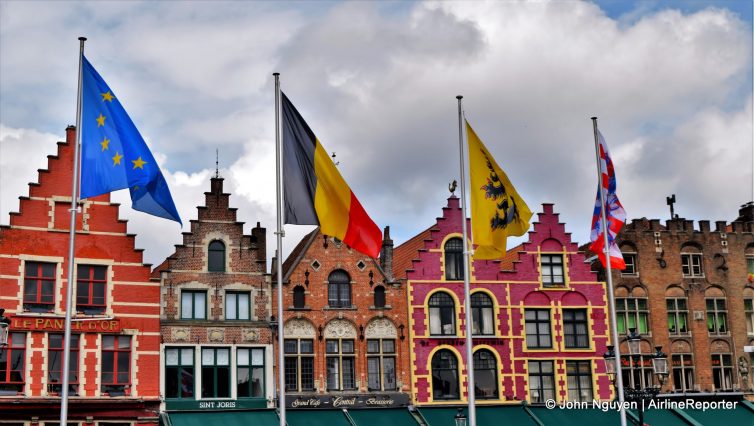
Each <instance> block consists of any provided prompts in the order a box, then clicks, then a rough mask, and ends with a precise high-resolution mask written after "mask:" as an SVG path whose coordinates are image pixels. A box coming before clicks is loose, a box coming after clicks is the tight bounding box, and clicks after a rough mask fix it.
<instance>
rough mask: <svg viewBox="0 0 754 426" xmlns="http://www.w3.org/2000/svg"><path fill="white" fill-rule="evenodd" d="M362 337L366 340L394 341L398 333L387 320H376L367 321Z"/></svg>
mask: <svg viewBox="0 0 754 426" xmlns="http://www.w3.org/2000/svg"><path fill="white" fill-rule="evenodd" d="M364 335H365V336H366V337H367V338H381V339H395V338H396V337H398V332H397V330H396V329H395V326H394V325H393V323H392V322H391V321H390V320H389V319H387V318H377V319H373V320H372V321H369V324H367V327H366V329H365V330H364Z"/></svg>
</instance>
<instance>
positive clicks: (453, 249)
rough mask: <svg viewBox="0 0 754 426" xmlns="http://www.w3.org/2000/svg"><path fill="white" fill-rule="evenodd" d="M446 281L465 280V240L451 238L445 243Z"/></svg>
mask: <svg viewBox="0 0 754 426" xmlns="http://www.w3.org/2000/svg"><path fill="white" fill-rule="evenodd" d="M445 279H446V280H462V279H463V240H461V239H460V238H451V239H449V240H448V241H447V242H446V243H445Z"/></svg>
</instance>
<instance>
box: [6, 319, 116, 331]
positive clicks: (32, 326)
mask: <svg viewBox="0 0 754 426" xmlns="http://www.w3.org/2000/svg"><path fill="white" fill-rule="evenodd" d="M10 328H11V330H30V331H60V332H63V331H65V320H64V319H63V318H45V317H35V318H26V317H19V316H16V317H13V318H12V320H11V324H10ZM71 331H73V332H77V331H78V332H82V333H83V332H95V333H102V332H106V333H112V332H119V331H120V319H118V318H108V319H89V318H87V319H86V321H76V320H75V319H74V320H73V321H71Z"/></svg>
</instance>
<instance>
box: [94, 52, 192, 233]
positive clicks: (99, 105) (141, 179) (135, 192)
mask: <svg viewBox="0 0 754 426" xmlns="http://www.w3.org/2000/svg"><path fill="white" fill-rule="evenodd" d="M83 59H84V67H83V76H82V77H83V82H82V83H83V84H82V89H83V93H82V111H81V198H89V197H94V196H97V195H101V194H106V193H108V192H112V191H117V190H119V189H125V188H128V189H129V190H130V192H131V202H132V207H133V208H134V209H135V210H140V211H143V212H144V213H149V214H151V215H154V216H159V217H164V218H166V219H171V220H174V221H176V222H178V223H181V218H180V216H178V212H177V211H176V209H175V204H174V203H173V198H172V197H171V196H170V190H169V189H168V184H167V182H166V181H165V178H164V177H163V176H162V172H161V171H160V168H159V167H158V166H157V162H156V161H155V159H154V157H152V153H151V152H150V151H149V148H147V144H146V143H145V142H144V139H143V138H142V137H141V135H140V134H139V131H138V130H137V129H136V126H134V123H133V121H131V118H130V117H129V116H128V114H127V113H126V110H124V109H123V106H122V105H121V104H120V101H118V98H116V97H115V94H114V93H113V91H112V90H110V87H109V86H108V85H107V83H105V80H103V79H102V77H101V76H100V75H99V74H98V73H97V71H96V70H95V69H94V67H93V66H92V64H90V63H89V61H88V60H87V59H86V58H83Z"/></svg>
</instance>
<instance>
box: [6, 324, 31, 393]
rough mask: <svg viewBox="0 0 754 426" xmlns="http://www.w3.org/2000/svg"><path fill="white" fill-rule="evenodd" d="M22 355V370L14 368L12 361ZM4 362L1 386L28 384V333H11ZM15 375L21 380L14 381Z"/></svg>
mask: <svg viewBox="0 0 754 426" xmlns="http://www.w3.org/2000/svg"><path fill="white" fill-rule="evenodd" d="M19 353H20V355H21V358H20V360H21V363H20V364H21V365H20V367H21V368H20V369H19V368H18V366H16V368H13V365H12V364H11V360H13V359H14V358H16V356H17V355H19ZM3 358H4V359H3V362H2V364H0V384H7V385H23V384H25V383H26V380H25V379H26V333H10V334H9V335H8V346H6V347H5V350H4V354H3ZM13 373H17V375H16V377H19V378H20V380H13Z"/></svg>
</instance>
